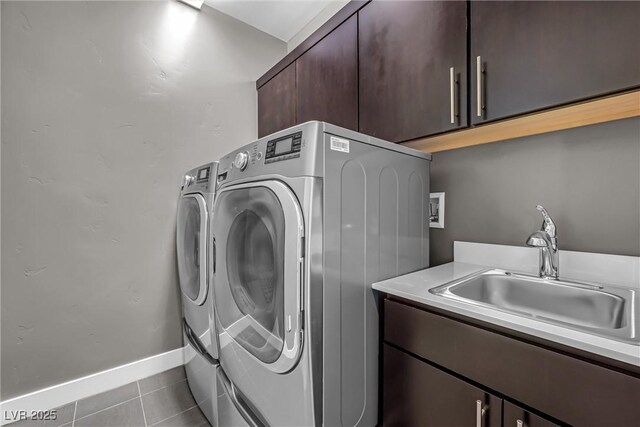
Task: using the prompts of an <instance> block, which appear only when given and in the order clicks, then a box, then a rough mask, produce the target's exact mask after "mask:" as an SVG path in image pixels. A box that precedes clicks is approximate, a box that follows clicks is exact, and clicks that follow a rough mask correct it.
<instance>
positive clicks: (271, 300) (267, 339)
mask: <svg viewBox="0 0 640 427" xmlns="http://www.w3.org/2000/svg"><path fill="white" fill-rule="evenodd" d="M213 224H214V225H213V234H214V239H215V242H216V248H217V249H216V251H215V252H216V253H215V255H214V257H215V261H214V279H213V290H214V295H215V298H214V303H215V309H216V315H217V318H218V323H219V324H218V333H219V334H220V340H219V342H220V343H221V345H222V344H223V343H225V342H228V341H229V339H231V340H232V341H233V342H235V343H237V344H238V345H239V346H240V347H241V348H242V349H243V350H244V351H246V352H248V353H249V354H251V355H252V356H253V358H254V359H255V360H256V361H257V362H258V363H260V364H262V365H264V366H266V367H267V368H268V369H269V370H271V371H274V372H287V371H288V370H290V369H291V368H292V367H293V366H294V365H295V363H296V361H297V360H298V357H299V354H300V350H301V346H302V304H301V301H302V271H303V266H304V265H303V254H302V250H303V248H302V239H303V233H304V226H303V219H302V212H301V210H300V206H299V204H298V201H297V199H296V197H295V195H294V194H293V193H292V192H291V190H290V189H289V188H288V187H287V186H286V185H285V184H283V183H282V182H279V181H262V182H256V183H251V184H241V185H236V186H232V187H228V188H226V189H223V190H221V191H220V192H219V193H218V197H217V200H216V205H215V209H214V216H213ZM243 350H240V351H243Z"/></svg>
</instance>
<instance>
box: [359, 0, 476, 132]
mask: <svg viewBox="0 0 640 427" xmlns="http://www.w3.org/2000/svg"><path fill="white" fill-rule="evenodd" d="M358 14H359V44H360V46H359V61H360V83H359V93H360V101H359V107H360V131H361V132H363V133H366V134H369V135H373V136H376V137H379V138H382V139H386V140H389V141H393V142H401V141H407V140H410V139H414V138H419V137H422V136H425V135H430V134H435V133H440V132H444V131H448V130H452V129H457V128H459V127H464V126H466V125H467V102H466V100H467V90H466V88H467V4H466V2H463V1H441V2H438V1H402V2H395V1H379V2H376V1H374V2H371V3H369V4H368V5H367V6H366V7H364V8H363V9H361V10H360V11H359V12H358Z"/></svg>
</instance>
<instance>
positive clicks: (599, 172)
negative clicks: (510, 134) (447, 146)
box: [430, 118, 640, 266]
mask: <svg viewBox="0 0 640 427" xmlns="http://www.w3.org/2000/svg"><path fill="white" fill-rule="evenodd" d="M431 191H433V192H436V191H444V192H445V193H446V196H445V198H446V201H445V228H444V229H443V230H439V229H433V228H432V229H431V236H430V237H431V265H432V266H436V265H439V264H442V263H445V262H449V261H451V260H452V259H453V241H454V240H463V241H470V242H484V243H497V244H507V245H518V246H524V244H525V240H526V238H527V237H528V236H529V234H530V233H531V232H533V231H535V230H537V229H539V228H540V224H541V222H542V220H541V216H540V214H539V213H538V212H537V211H536V210H535V206H536V204H542V205H544V206H545V207H546V208H547V209H548V210H549V212H550V214H551V215H552V217H553V218H554V220H555V221H556V224H557V226H558V239H559V245H560V248H561V249H566V250H573V251H584V252H601V253H609V254H619V255H633V256H640V118H632V119H626V120H620V121H616V122H610V123H605V124H600V125H593V126H587V127H582V128H576V129H570V130H566V131H560V132H554V133H549V134H544V135H537V136H532V137H526V138H519V139H516V140H511V141H505V142H499V143H494V144H487V145H481V146H477V147H469V148H464V149H459V150H453V151H445V152H442V153H436V154H434V156H433V163H432V169H431Z"/></svg>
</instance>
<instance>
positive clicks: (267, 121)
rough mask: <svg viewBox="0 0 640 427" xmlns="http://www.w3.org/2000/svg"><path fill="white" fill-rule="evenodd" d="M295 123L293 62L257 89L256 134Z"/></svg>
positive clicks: (262, 133)
mask: <svg viewBox="0 0 640 427" xmlns="http://www.w3.org/2000/svg"><path fill="white" fill-rule="evenodd" d="M295 124H296V68H295V63H294V64H291V65H289V66H288V67H287V68H285V69H284V70H282V71H281V72H280V73H278V74H276V76H275V77H273V78H272V79H271V80H269V81H268V82H266V83H265V84H264V85H263V86H261V87H260V88H259V89H258V136H259V137H262V136H265V135H269V134H270V133H273V132H277V131H279V130H282V129H285V128H288V127H290V126H293V125H295Z"/></svg>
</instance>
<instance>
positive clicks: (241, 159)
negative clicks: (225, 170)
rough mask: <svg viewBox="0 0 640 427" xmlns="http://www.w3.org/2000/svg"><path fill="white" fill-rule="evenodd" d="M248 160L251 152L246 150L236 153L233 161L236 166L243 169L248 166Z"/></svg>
mask: <svg viewBox="0 0 640 427" xmlns="http://www.w3.org/2000/svg"><path fill="white" fill-rule="evenodd" d="M248 162H249V153H247V152H246V151H243V152H240V153H238V154H236V159H235V160H234V161H233V165H234V166H235V167H236V168H238V169H240V170H241V171H243V170H245V168H246V167H247V163H248Z"/></svg>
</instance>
